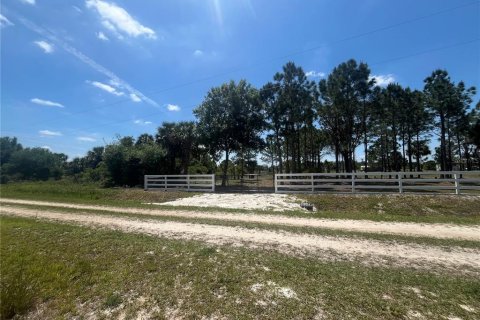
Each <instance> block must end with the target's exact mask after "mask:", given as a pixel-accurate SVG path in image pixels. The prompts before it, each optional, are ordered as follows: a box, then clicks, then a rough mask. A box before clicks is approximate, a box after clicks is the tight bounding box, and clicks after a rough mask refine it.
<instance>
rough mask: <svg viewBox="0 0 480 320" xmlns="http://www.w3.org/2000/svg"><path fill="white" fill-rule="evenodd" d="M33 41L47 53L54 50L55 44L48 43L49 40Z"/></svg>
mask: <svg viewBox="0 0 480 320" xmlns="http://www.w3.org/2000/svg"><path fill="white" fill-rule="evenodd" d="M33 43H35V44H36V45H37V46H38V47H39V48H40V49H42V50H43V51H44V52H45V53H52V52H53V46H52V45H51V44H50V43H48V42H47V41H43V40H38V41H34V42H33Z"/></svg>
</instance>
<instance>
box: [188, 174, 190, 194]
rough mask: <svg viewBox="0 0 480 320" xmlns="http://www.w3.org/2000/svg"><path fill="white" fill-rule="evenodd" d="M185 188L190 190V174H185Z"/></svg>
mask: <svg viewBox="0 0 480 320" xmlns="http://www.w3.org/2000/svg"><path fill="white" fill-rule="evenodd" d="M187 190H188V191H190V175H187Z"/></svg>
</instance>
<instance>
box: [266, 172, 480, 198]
mask: <svg viewBox="0 0 480 320" xmlns="http://www.w3.org/2000/svg"><path fill="white" fill-rule="evenodd" d="M476 190H480V171H423V172H354V173H279V174H276V175H275V193H318V192H348V193H368V192H376V193H378V192H390V193H397V192H398V193H405V192H422V193H425V192H439V191H440V192H447V193H448V192H449V191H450V193H454V194H461V193H462V192H463V193H465V192H464V191H476Z"/></svg>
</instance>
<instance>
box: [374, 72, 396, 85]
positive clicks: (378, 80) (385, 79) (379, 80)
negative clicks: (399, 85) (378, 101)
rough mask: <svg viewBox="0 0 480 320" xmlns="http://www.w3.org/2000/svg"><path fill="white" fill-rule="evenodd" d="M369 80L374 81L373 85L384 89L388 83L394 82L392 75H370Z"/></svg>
mask: <svg viewBox="0 0 480 320" xmlns="http://www.w3.org/2000/svg"><path fill="white" fill-rule="evenodd" d="M370 79H375V85H377V86H379V87H386V86H388V85H389V84H390V83H393V82H395V76H394V75H393V74H379V75H372V76H370Z"/></svg>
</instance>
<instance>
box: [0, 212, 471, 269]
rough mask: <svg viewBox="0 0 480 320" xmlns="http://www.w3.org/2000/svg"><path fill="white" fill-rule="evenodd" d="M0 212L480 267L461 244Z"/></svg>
mask: <svg viewBox="0 0 480 320" xmlns="http://www.w3.org/2000/svg"><path fill="white" fill-rule="evenodd" d="M0 214H1V215H14V216H21V217H36V218H40V219H47V220H55V221H61V222H65V223H72V224H79V225H86V226H93V227H102V228H108V229H115V230H121V231H124V232H138V233H145V234H149V235H154V236H161V237H168V238H173V239H187V240H199V241H203V242H207V243H212V244H220V245H234V246H247V247H254V248H258V247H261V248H267V249H271V250H277V251H280V252H282V253H287V254H306V255H309V254H313V255H315V256H319V257H320V258H325V259H335V260H336V259H342V260H361V261H363V262H366V263H372V264H375V265H377V264H382V262H385V263H386V262H389V263H391V262H392V261H393V262H394V263H395V264H396V265H399V264H400V265H408V266H415V267H425V266H432V265H435V266H437V267H444V268H447V269H456V268H460V267H461V268H467V269H472V270H474V271H480V250H478V249H471V248H460V247H448V248H442V247H429V246H425V245H419V244H408V245H407V244H399V243H395V242H390V241H388V242H387V241H377V240H367V239H352V238H348V237H330V236H319V235H309V234H296V233H290V232H283V231H268V230H259V229H246V228H240V227H228V226H215V225H207V224H194V223H182V222H171V221H158V220H149V219H142V220H138V219H128V218H119V217H114V216H105V215H94V214H74V213H61V212H54V211H46V210H38V209H25V208H20V207H10V206H2V208H0Z"/></svg>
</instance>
